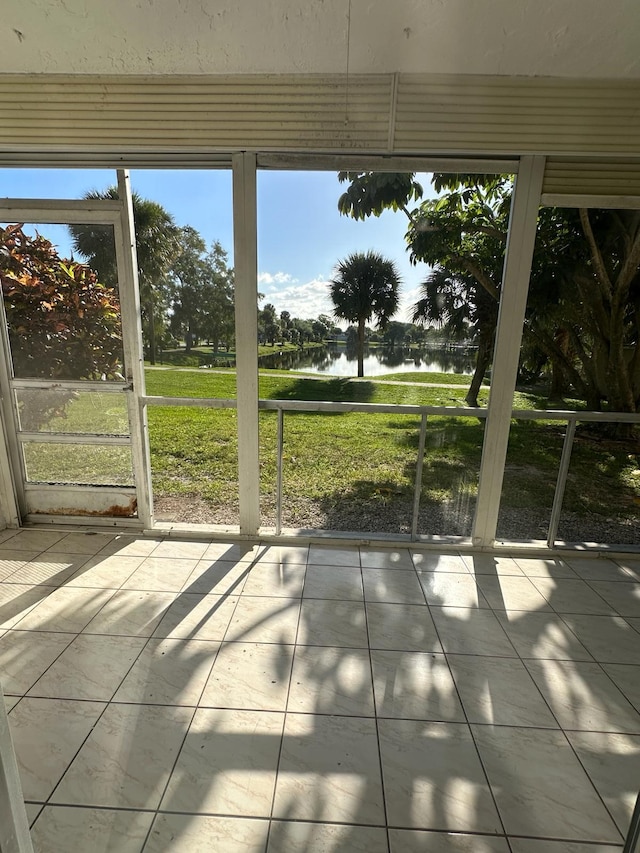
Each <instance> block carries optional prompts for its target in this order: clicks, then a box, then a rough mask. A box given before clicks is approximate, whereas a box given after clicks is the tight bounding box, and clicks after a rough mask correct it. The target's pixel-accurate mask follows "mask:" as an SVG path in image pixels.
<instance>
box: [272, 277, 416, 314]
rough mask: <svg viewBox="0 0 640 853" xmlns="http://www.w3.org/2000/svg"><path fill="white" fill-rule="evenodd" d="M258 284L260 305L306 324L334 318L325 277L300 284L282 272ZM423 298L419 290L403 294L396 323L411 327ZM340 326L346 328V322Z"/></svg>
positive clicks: (411, 290)
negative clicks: (261, 296) (322, 316)
mask: <svg viewBox="0 0 640 853" xmlns="http://www.w3.org/2000/svg"><path fill="white" fill-rule="evenodd" d="M258 284H259V287H260V290H261V292H262V293H264V295H265V298H264V299H263V300H262V301H261V303H260V305H261V306H264V305H265V303H267V302H270V303H271V304H272V305H274V306H275V309H276V312H277V313H278V314H280V312H282V311H288V312H289V313H290V314H291V316H292V317H300V318H301V319H303V320H306V319H310V318H315V317H317V316H318V315H319V314H328V315H329V316H330V317H333V304H332V302H331V299H330V297H329V280H328V279H327V278H325V277H324V276H323V275H318V276H316V277H315V278H314V279H312V280H311V281H307V282H304V283H302V284H300V283H299V282H298V280H297V279H295V278H294V277H293V276H292V275H290V274H289V273H283V272H279V273H276V274H275V275H271V274H270V273H260V275H259V276H258ZM419 298H420V286H419V285H417V286H415V287H411V288H410V289H408V290H405V289H404V288H403V290H402V291H401V297H400V309H399V311H398V313H397V314H396V316H395V317H394V319H395V320H398V321H400V322H401V323H410V322H411V315H412V313H413V306H414V304H415V303H416V302H417V301H418V299H419ZM338 325H341V326H345V325H346V324H345V323H344V322H343V321H338Z"/></svg>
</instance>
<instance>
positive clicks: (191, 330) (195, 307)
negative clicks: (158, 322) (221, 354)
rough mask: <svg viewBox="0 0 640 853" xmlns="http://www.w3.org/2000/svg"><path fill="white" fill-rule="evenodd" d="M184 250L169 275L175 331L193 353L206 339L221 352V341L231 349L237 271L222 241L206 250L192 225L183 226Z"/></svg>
mask: <svg viewBox="0 0 640 853" xmlns="http://www.w3.org/2000/svg"><path fill="white" fill-rule="evenodd" d="M181 232H182V239H181V244H182V251H181V253H180V255H179V256H178V257H177V258H176V260H175V261H174V262H173V264H172V266H171V270H170V272H169V276H168V289H169V293H170V298H169V301H170V313H171V320H170V325H171V330H172V332H173V334H174V335H175V336H176V337H178V338H184V341H185V345H186V350H187V352H189V351H190V350H191V348H192V346H193V345H194V344H196V343H197V342H198V341H199V340H201V339H203V338H205V337H206V338H208V339H209V340H210V341H212V343H213V349H214V352H216V353H217V351H218V348H219V343H220V341H221V340H223V341H225V342H226V345H227V349H228V348H229V342H230V340H231V337H232V335H233V319H234V317H233V271H232V270H231V269H230V268H229V267H228V266H227V254H226V252H225V251H224V249H223V248H222V246H221V245H220V243H218V242H214V244H213V246H212V248H211V251H210V252H208V253H207V252H206V243H205V241H204V240H203V239H202V237H201V236H200V234H199V233H198V232H197V231H196V229H195V228H192V227H191V226H190V225H187V226H185V227H183V228H182V229H181Z"/></svg>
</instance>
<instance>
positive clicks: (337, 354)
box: [260, 344, 475, 376]
mask: <svg viewBox="0 0 640 853" xmlns="http://www.w3.org/2000/svg"><path fill="white" fill-rule="evenodd" d="M474 362H475V353H474V351H473V350H472V349H465V350H449V349H444V348H441V349H431V350H424V351H422V352H419V353H416V352H414V351H411V352H410V351H409V350H406V349H401V348H397V347H396V348H394V349H389V348H387V347H367V348H365V353H364V375H365V376H384V375H385V374H388V373H462V374H467V375H470V374H472V373H473V368H474ZM260 367H262V368H267V369H276V370H304V371H306V372H307V373H325V374H330V375H332V376H356V375H357V372H358V365H357V354H356V350H355V348H352V347H347V346H345V345H344V344H333V345H330V346H328V347H318V348H316V349H311V350H305V351H304V352H283V353H280V352H278V351H276V352H274V354H273V355H266V356H262V357H261V358H260Z"/></svg>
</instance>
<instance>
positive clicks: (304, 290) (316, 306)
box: [268, 276, 333, 320]
mask: <svg viewBox="0 0 640 853" xmlns="http://www.w3.org/2000/svg"><path fill="white" fill-rule="evenodd" d="M291 282H292V283H291V284H289V285H288V286H286V287H283V286H280V287H277V288H273V289H272V290H271V291H270V292H269V300H268V301H269V302H270V303H271V304H272V305H274V306H275V309H276V311H277V313H278V314H280V312H281V311H288V312H289V313H290V314H291V316H292V317H300V318H301V319H303V320H306V319H309V318H312V317H317V316H318V315H319V314H329V315H330V316H331V315H332V314H333V306H332V304H331V299H330V298H329V282H328V281H327V279H325V278H324V277H323V276H318V277H317V278H314V279H313V280H312V281H307V282H305V283H303V284H298V283H295V279H291Z"/></svg>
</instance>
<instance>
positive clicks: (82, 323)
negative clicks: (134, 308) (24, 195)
mask: <svg viewBox="0 0 640 853" xmlns="http://www.w3.org/2000/svg"><path fill="white" fill-rule="evenodd" d="M0 278H1V281H2V293H3V296H4V303H5V311H6V315H7V326H8V330H9V340H10V343H11V352H12V356H13V368H14V373H15V375H16V376H18V377H34V378H45V379H116V378H122V375H121V371H122V331H121V326H120V302H119V299H118V294H117V291H116V290H115V288H114V287H109V286H105V285H103V284H100V282H99V281H98V277H97V275H96V273H95V272H94V271H93V270H92V269H91V268H90V267H89V266H88V265H87V264H81V263H78V262H76V261H73V260H65V259H62V258H60V256H59V255H58V253H57V251H56V248H55V246H53V245H52V243H51V242H50V241H49V240H47V239H46V238H45V237H42V236H41V235H39V234H37V235H36V236H35V237H29V236H28V235H26V234H25V233H24V231H23V229H22V226H21V225H10V226H8V227H7V228H5V229H1V230H0Z"/></svg>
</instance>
